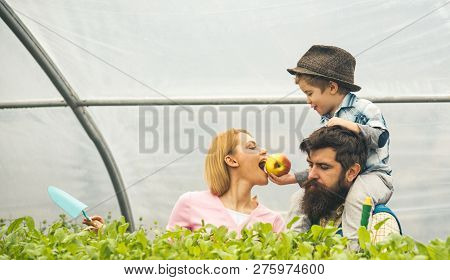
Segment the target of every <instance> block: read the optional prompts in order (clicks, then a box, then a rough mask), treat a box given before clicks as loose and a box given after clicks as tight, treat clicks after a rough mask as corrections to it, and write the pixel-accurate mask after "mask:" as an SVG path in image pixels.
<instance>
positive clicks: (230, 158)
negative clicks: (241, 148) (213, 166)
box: [224, 155, 239, 167]
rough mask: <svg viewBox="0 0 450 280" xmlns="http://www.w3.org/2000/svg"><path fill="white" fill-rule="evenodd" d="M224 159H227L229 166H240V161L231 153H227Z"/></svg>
mask: <svg viewBox="0 0 450 280" xmlns="http://www.w3.org/2000/svg"><path fill="white" fill-rule="evenodd" d="M224 161H225V163H226V165H228V166H229V167H239V163H238V162H237V160H236V159H235V158H234V157H233V156H231V155H226V156H225V158H224Z"/></svg>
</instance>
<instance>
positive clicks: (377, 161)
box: [320, 93, 392, 175]
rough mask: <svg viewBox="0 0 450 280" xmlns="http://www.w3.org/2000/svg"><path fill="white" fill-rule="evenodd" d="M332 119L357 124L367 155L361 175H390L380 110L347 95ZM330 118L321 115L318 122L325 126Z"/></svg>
mask: <svg viewBox="0 0 450 280" xmlns="http://www.w3.org/2000/svg"><path fill="white" fill-rule="evenodd" d="M333 117H338V118H342V119H345V120H349V121H352V122H354V123H356V124H358V126H359V129H360V130H361V134H362V135H363V137H364V138H365V139H366V140H367V144H368V146H369V153H368V157H367V162H366V167H365V169H364V171H363V173H368V172H373V171H380V172H384V173H386V174H388V175H391V173H392V169H391V167H390V166H389V164H388V162H389V131H388V130H387V127H386V122H385V120H384V118H383V115H382V114H381V111H380V109H379V108H378V107H377V106H375V104H373V103H372V102H370V101H369V100H366V99H359V98H358V97H357V96H356V95H355V94H353V93H348V94H347V95H346V96H345V98H344V100H343V101H342V103H341V105H340V107H339V108H338V109H337V110H336V113H335V114H334V116H333ZM331 118H332V116H331V115H330V114H326V115H323V116H322V118H321V120H320V122H321V123H322V124H323V125H325V124H326V123H327V122H328V120H329V119H331Z"/></svg>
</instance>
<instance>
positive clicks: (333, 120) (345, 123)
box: [327, 117, 361, 133]
mask: <svg viewBox="0 0 450 280" xmlns="http://www.w3.org/2000/svg"><path fill="white" fill-rule="evenodd" d="M335 125H340V126H342V127H344V128H347V129H349V130H351V131H353V132H356V133H360V132H361V130H360V129H359V126H358V125H357V124H356V123H354V122H351V121H348V120H344V119H341V118H338V117H332V118H331V119H330V120H329V121H328V122H327V126H335Z"/></svg>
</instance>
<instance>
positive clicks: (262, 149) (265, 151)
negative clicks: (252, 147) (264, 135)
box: [259, 148, 267, 155]
mask: <svg viewBox="0 0 450 280" xmlns="http://www.w3.org/2000/svg"><path fill="white" fill-rule="evenodd" d="M259 153H260V154H261V155H266V154H267V150H266V149H264V148H261V150H260V151H259Z"/></svg>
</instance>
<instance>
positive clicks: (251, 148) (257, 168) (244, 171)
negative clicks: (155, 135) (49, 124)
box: [83, 128, 284, 233]
mask: <svg viewBox="0 0 450 280" xmlns="http://www.w3.org/2000/svg"><path fill="white" fill-rule="evenodd" d="M266 160H267V152H266V150H264V149H261V148H259V147H258V146H257V145H256V142H255V140H254V139H253V138H252V136H251V135H250V134H249V133H248V132H247V131H246V130H242V129H233V128H232V129H229V130H227V131H225V132H223V133H221V134H219V135H217V136H216V137H215V138H214V139H213V142H212V144H211V147H210V148H209V151H208V155H207V156H206V161H205V177H206V181H207V183H208V186H209V190H207V191H197V192H187V193H185V194H183V195H181V196H180V198H179V199H178V201H177V202H176V204H175V206H174V208H173V210H172V214H171V215H170V218H169V222H168V225H167V229H168V230H171V229H173V228H174V227H175V226H176V225H178V226H181V227H185V228H188V229H190V230H195V229H198V228H200V227H201V226H202V220H203V221H204V223H205V224H213V225H215V226H222V225H223V226H226V227H227V228H228V229H229V230H233V231H237V232H238V233H239V232H240V231H241V229H242V228H243V227H245V226H251V225H252V224H254V223H257V222H264V223H271V224H272V225H273V230H274V231H275V232H280V231H282V230H283V229H284V221H283V218H282V217H281V215H280V214H278V213H275V212H273V211H272V210H270V209H268V208H266V207H264V206H263V205H262V204H260V203H259V202H258V201H257V199H256V197H253V198H252V197H251V190H252V188H253V187H254V186H255V185H267V183H268V178H267V174H266V172H265V171H264V165H265V162H266ZM92 220H93V221H92V222H89V221H87V220H86V219H85V220H84V221H83V223H84V224H86V225H89V226H90V227H89V228H90V229H92V230H94V231H96V230H97V229H98V228H100V227H101V226H102V224H104V221H103V219H101V217H99V216H93V217H92Z"/></svg>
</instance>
